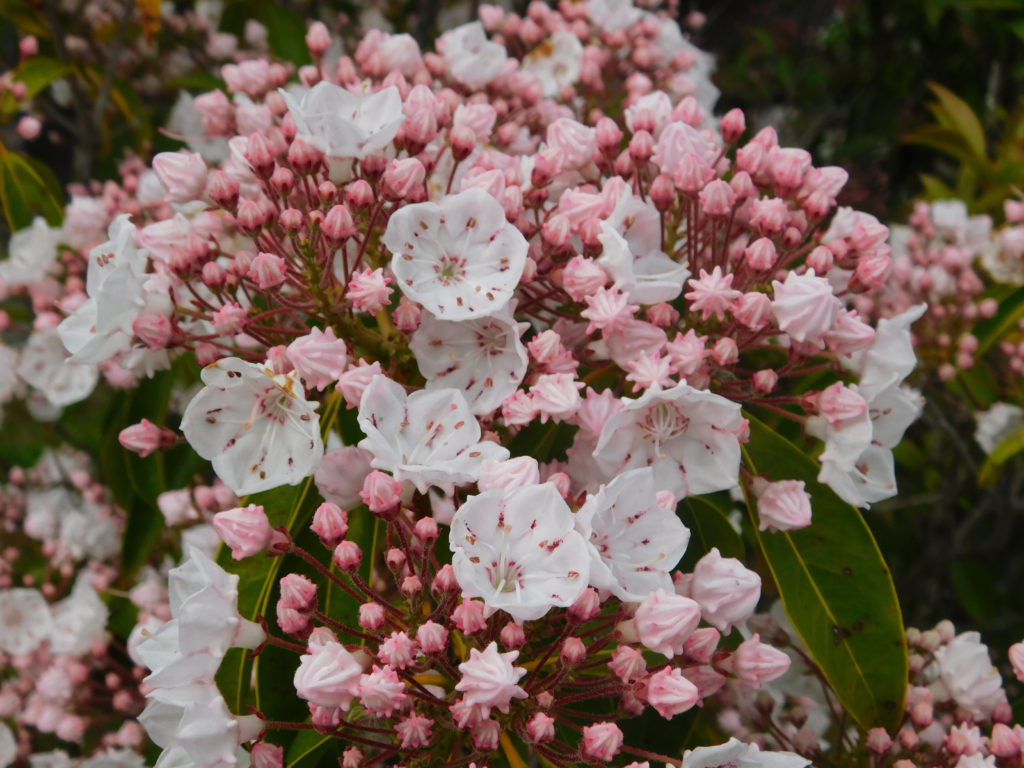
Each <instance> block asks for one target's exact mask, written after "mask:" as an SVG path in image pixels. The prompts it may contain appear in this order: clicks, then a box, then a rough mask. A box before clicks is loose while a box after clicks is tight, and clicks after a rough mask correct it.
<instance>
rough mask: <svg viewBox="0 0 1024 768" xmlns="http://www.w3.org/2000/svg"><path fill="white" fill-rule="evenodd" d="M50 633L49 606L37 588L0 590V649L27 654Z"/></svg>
mask: <svg viewBox="0 0 1024 768" xmlns="http://www.w3.org/2000/svg"><path fill="white" fill-rule="evenodd" d="M52 633H53V620H52V619H51V618H50V606H49V605H48V604H47V602H46V598H45V597H43V594H42V592H40V591H39V590H38V589H29V588H27V587H18V588H15V589H5V590H0V651H5V652H7V653H12V654H15V655H21V654H24V653H31V652H32V651H34V650H35V649H36V648H38V647H39V646H40V645H41V644H42V643H44V642H45V641H46V640H49V639H50V636H51V635H52Z"/></svg>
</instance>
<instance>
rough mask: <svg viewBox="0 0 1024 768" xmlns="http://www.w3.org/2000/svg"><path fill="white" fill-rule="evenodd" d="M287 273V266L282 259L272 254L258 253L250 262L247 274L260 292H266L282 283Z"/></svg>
mask: <svg viewBox="0 0 1024 768" xmlns="http://www.w3.org/2000/svg"><path fill="white" fill-rule="evenodd" d="M287 271H288V265H287V263H286V262H285V260H284V259H283V258H281V257H280V256H278V255H277V254H274V253H260V254H257V256H256V258H254V259H253V260H252V263H251V264H250V265H249V271H248V273H247V274H248V276H249V279H250V280H252V281H253V282H255V283H256V284H257V285H259V287H260V289H261V290H266V289H267V288H275V287H276V286H278V285H280V284H281V283H283V282H284V276H285V274H286V273H287Z"/></svg>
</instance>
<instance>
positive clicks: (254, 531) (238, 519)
mask: <svg viewBox="0 0 1024 768" xmlns="http://www.w3.org/2000/svg"><path fill="white" fill-rule="evenodd" d="M212 522H213V528H214V530H216V531H217V535H218V536H220V538H221V541H223V542H224V543H225V544H227V545H228V546H229V547H230V548H231V557H233V558H234V559H235V560H241V559H243V558H246V557H251V556H252V555H255V554H257V553H259V552H263V551H265V550H266V549H268V548H269V547H270V544H271V542H272V540H273V538H274V530H273V529H272V528H271V527H270V521H269V520H267V515H266V513H265V512H264V511H263V507H261V506H260V505H258V504H250V505H249V506H247V507H237V508H235V509H229V510H227V511H226V512H218V513H217V514H216V515H214V516H213V521H212Z"/></svg>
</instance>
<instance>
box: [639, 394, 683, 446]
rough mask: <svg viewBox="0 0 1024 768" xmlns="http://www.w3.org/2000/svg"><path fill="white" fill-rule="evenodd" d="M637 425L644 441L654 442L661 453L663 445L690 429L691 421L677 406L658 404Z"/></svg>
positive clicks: (647, 411) (645, 412)
mask: <svg viewBox="0 0 1024 768" xmlns="http://www.w3.org/2000/svg"><path fill="white" fill-rule="evenodd" d="M636 425H637V426H638V427H640V430H641V432H642V437H643V439H644V440H650V441H652V442H653V443H654V447H655V451H657V452H658V453H660V452H661V445H662V444H663V443H667V442H668V441H670V440H672V439H674V438H676V437H678V436H679V435H682V434H684V433H685V432H686V430H687V429H689V427H690V419H689V418H687V417H686V416H685V415H684V414H683V412H682V411H681V410H679V408H678V407H677V406H676V405H675V404H673V403H658V404H657V405H654V406H652V407H650V408H648V409H647V410H646V411H644V415H643V418H641V419H640V421H638V422H636Z"/></svg>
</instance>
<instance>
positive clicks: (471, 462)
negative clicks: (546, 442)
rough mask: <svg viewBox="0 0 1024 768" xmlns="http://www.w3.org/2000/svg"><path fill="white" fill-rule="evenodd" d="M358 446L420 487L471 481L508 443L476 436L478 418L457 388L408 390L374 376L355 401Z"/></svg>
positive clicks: (377, 463)
mask: <svg viewBox="0 0 1024 768" xmlns="http://www.w3.org/2000/svg"><path fill="white" fill-rule="evenodd" d="M359 426H360V427H361V428H362V430H363V433H364V434H365V435H366V438H365V439H364V440H362V441H361V442H360V443H359V447H360V448H362V449H363V450H365V451H369V452H370V453H371V454H373V460H372V461H371V462H370V464H371V466H373V467H374V468H376V469H383V470H386V471H388V472H390V473H391V474H392V475H394V476H395V479H396V480H399V481H402V482H404V481H409V482H410V483H412V484H413V485H415V486H416V488H417V490H419V492H420V493H426V491H427V488H429V487H430V486H437V487H439V488H450V487H451V486H452V485H455V484H458V483H472V482H475V481H476V479H477V478H478V477H479V476H480V468H481V465H482V464H483V463H484V462H485V461H487V460H491V461H504V460H505V459H507V458H508V456H509V454H508V449H506V448H504V447H502V446H500V445H498V444H497V443H492V442H490V441H487V440H484V441H481V440H480V424H479V422H477V420H476V417H475V416H474V415H473V412H472V411H471V410H470V407H469V403H467V402H466V398H465V396H464V395H463V394H462V393H461V392H460V391H458V390H456V389H436V390H433V391H427V390H421V391H419V392H414V393H413V394H411V395H406V392H405V389H404V388H403V387H402V385H400V384H398V383H396V382H394V381H391V380H390V379H389V378H387V377H386V376H375V377H374V378H373V381H371V382H370V385H369V386H368V387H367V388H366V391H365V392H363V399H362V400H361V401H360V403H359Z"/></svg>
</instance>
